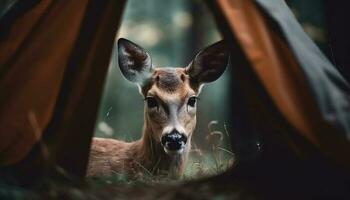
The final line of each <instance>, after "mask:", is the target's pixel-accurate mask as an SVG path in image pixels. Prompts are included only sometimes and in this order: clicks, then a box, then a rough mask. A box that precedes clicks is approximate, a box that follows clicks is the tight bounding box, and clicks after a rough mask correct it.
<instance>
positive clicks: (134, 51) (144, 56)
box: [118, 38, 152, 85]
mask: <svg viewBox="0 0 350 200" xmlns="http://www.w3.org/2000/svg"><path fill="white" fill-rule="evenodd" d="M118 63H119V67H120V70H121V72H122V74H123V75H124V77H125V78H126V79H128V80H129V81H131V82H135V83H138V84H140V85H142V84H143V83H144V82H145V81H146V80H147V79H148V78H149V77H150V75H151V72H152V59H151V57H150V55H149V54H148V53H147V52H146V50H144V49H143V48H142V47H140V46H138V45H137V44H135V43H133V42H131V41H129V40H127V39H124V38H120V39H119V40H118Z"/></svg>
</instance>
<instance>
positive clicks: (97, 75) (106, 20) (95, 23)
mask: <svg viewBox="0 0 350 200" xmlns="http://www.w3.org/2000/svg"><path fill="white" fill-rule="evenodd" d="M23 2H28V4H30V3H32V2H30V1H19V2H18V3H17V4H15V5H13V6H12V8H11V9H10V10H9V11H8V12H11V10H12V9H18V8H17V7H16V6H23V5H19V4H20V3H21V4H23ZM35 2H36V3H35V4H32V5H31V7H30V8H27V9H22V11H23V13H19V14H18V15H16V18H14V19H11V20H13V22H12V23H11V24H10V26H9V27H8V28H9V30H7V34H6V35H2V36H1V38H0V91H1V94H0V138H1V140H0V165H1V166H5V167H6V166H7V167H10V168H11V166H13V165H16V164H18V163H26V166H25V167H23V166H22V167H18V169H19V170H21V169H23V168H28V163H29V164H33V162H34V160H35V162H36V163H37V164H38V165H39V166H36V167H37V168H38V169H36V168H35V167H34V169H36V170H40V167H42V165H43V164H42V163H45V162H46V159H48V158H47V157H45V155H44V154H45V153H44V152H45V151H48V152H49V157H50V159H54V163H55V164H59V165H60V166H61V167H63V168H64V169H66V170H67V171H68V172H69V173H72V174H75V175H77V176H84V174H85V168H86V164H87V159H88V152H89V147H90V139H91V137H92V134H93V130H94V122H95V119H96V113H97V108H98V105H99V98H100V96H101V91H102V88H103V82H104V77H105V73H106V71H107V67H108V64H109V58H110V54H111V51H112V48H113V44H114V37H115V34H116V31H117V29H118V23H119V20H120V17H121V13H122V9H123V6H124V1H96V0H82V1H61V0H41V1H35ZM24 4H25V3H24ZM4 17H6V14H5V15H4ZM1 20H3V18H2V19H1ZM5 24H6V23H5ZM38 145H39V146H40V147H41V148H44V149H46V150H43V149H41V150H40V151H35V152H34V151H33V150H34V149H35V148H34V147H35V146H38ZM29 157H30V158H31V159H33V161H30V162H24V160H26V159H27V158H29ZM40 160H41V161H40Z"/></svg>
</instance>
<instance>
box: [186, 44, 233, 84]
mask: <svg viewBox="0 0 350 200" xmlns="http://www.w3.org/2000/svg"><path fill="white" fill-rule="evenodd" d="M229 57H230V56H229V51H228V49H227V47H226V45H225V43H224V41H223V40H222V41H219V42H217V43H215V44H213V45H211V46H209V47H207V48H206V49H204V50H202V51H200V52H199V53H198V54H197V55H196V57H195V58H194V59H193V61H192V62H191V64H190V65H189V66H188V67H187V68H186V72H187V74H188V75H190V77H191V79H192V80H194V81H196V82H197V83H208V82H213V81H215V80H216V79H218V78H219V77H220V76H221V75H222V74H223V73H224V71H225V69H226V66H227V65H228V62H229Z"/></svg>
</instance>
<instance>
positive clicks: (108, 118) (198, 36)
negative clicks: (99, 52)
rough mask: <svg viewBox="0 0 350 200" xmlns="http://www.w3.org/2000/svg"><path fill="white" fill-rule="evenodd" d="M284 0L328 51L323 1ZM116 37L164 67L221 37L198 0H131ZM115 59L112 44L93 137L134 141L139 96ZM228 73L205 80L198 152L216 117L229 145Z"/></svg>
mask: <svg viewBox="0 0 350 200" xmlns="http://www.w3.org/2000/svg"><path fill="white" fill-rule="evenodd" d="M286 2H287V3H288V5H289V6H290V7H291V9H292V11H293V13H294V14H295V16H296V17H297V18H298V20H299V21H300V22H301V24H302V25H303V27H304V29H305V31H306V32H307V33H308V34H309V35H310V37H312V39H314V41H315V42H316V43H317V44H318V45H319V46H320V48H321V49H322V50H323V51H325V52H326V51H327V49H328V48H327V33H326V31H325V28H324V27H325V15H324V13H325V12H324V6H325V2H324V0H318V1H305V0H287V1H286ZM120 37H124V38H127V39H129V40H131V41H133V42H135V43H137V44H139V45H140V46H142V47H143V48H145V49H147V50H148V52H149V53H150V55H151V57H152V61H153V64H154V65H155V66H162V67H168V66H171V67H180V66H181V67H184V66H187V65H188V64H189V63H190V61H191V60H192V59H193V57H194V56H195V55H196V53H198V51H200V50H201V49H203V48H205V47H206V46H208V45H210V44H212V43H214V42H216V41H218V40H220V39H221V36H220V34H219V32H218V30H217V27H216V25H215V22H214V19H213V16H212V15H211V13H210V10H209V9H208V8H207V7H206V5H205V4H204V2H203V1H201V0H192V1H189V0H176V1H174V0H147V1H143V0H129V1H128V3H127V5H126V9H125V11H124V16H123V20H122V23H121V28H120V30H119V33H118V35H117V37H116V40H117V39H118V38H120ZM115 47H116V44H115ZM326 53H327V52H326ZM232 59H234V55H233V58H232ZM117 63H118V61H117V51H116V48H114V51H113V55H112V59H111V62H110V67H109V71H108V75H107V80H106V83H105V89H104V94H103V98H102V101H101V105H100V110H99V115H98V120H97V124H96V129H95V136H97V137H109V138H116V139H122V140H125V141H134V140H137V139H139V138H140V136H141V130H142V125H143V106H144V104H143V98H142V97H141V95H140V94H139V93H138V89H137V87H136V85H134V84H132V83H131V82H129V81H127V80H126V79H124V78H123V77H122V75H121V73H120V70H119V67H118V64H117ZM227 70H230V67H229V68H228V69H227ZM229 75H230V73H224V75H223V76H222V77H221V78H220V79H219V80H217V81H216V82H214V83H211V84H207V85H206V86H205V87H204V89H203V90H202V93H201V95H200V98H201V100H200V101H199V103H198V110H197V120H198V122H197V128H196V130H195V133H194V136H193V137H194V138H193V143H194V144H195V145H196V146H197V147H198V148H199V149H201V153H204V154H206V153H208V152H209V153H210V151H211V150H212V148H211V147H212V146H211V144H210V141H208V140H206V137H207V135H208V133H209V130H208V124H209V123H210V122H211V121H217V124H215V125H214V126H213V127H214V129H215V130H218V131H221V132H222V133H223V135H224V143H223V144H222V147H223V148H225V149H228V150H229V149H230V147H229V146H228V145H229V144H228V143H227V141H228V140H227V136H226V130H225V124H229V123H230V113H229V111H230V110H231V109H230V105H231V104H234V103H235V102H233V101H231V100H230V92H232V91H231V90H230V78H231V77H230V76H229ZM228 131H229V132H232V130H228ZM225 138H226V139H225ZM225 141H226V142H225ZM224 154H226V156H224V158H226V159H230V156H231V157H232V155H229V153H227V152H226V153H224Z"/></svg>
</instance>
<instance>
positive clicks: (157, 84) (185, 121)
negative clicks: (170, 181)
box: [118, 39, 229, 155]
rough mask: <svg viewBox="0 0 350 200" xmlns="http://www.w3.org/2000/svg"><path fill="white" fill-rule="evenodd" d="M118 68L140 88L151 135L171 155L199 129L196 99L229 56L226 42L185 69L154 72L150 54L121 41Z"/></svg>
mask: <svg viewBox="0 0 350 200" xmlns="http://www.w3.org/2000/svg"><path fill="white" fill-rule="evenodd" d="M118 60H119V67H120V69H121V72H122V74H123V75H124V77H125V78H126V79H128V80H130V81H132V82H134V83H136V84H137V85H138V86H139V90H140V93H141V95H142V96H143V97H144V99H145V122H146V124H147V126H148V127H149V128H150V129H151V131H150V133H149V134H152V135H151V137H152V138H153V139H154V141H156V142H158V143H159V145H162V146H163V148H164V151H165V153H167V154H169V155H173V154H181V153H182V152H183V151H184V150H186V148H187V147H188V146H189V145H188V144H189V143H190V141H191V136H192V133H193V131H194V128H195V126H196V109H197V99H198V95H199V93H200V90H201V88H202V86H203V84H204V83H208V82H212V81H215V80H216V79H218V78H219V77H220V76H221V75H222V73H223V72H224V71H225V69H226V65H227V63H228V60H229V53H228V51H227V50H226V48H225V45H224V43H223V42H218V43H215V44H213V45H211V46H210V47H208V48H206V49H204V50H203V51H201V52H199V53H198V54H197V56H196V57H195V58H194V60H193V61H192V62H191V63H190V64H189V65H188V66H187V67H184V68H155V67H153V65H152V61H151V57H150V56H149V54H148V53H147V52H146V51H145V50H144V49H143V48H141V47H139V46H138V45H136V44H134V43H132V42H130V41H128V40H126V39H119V40H118Z"/></svg>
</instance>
